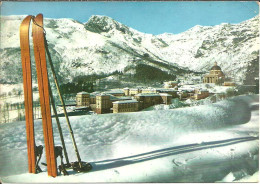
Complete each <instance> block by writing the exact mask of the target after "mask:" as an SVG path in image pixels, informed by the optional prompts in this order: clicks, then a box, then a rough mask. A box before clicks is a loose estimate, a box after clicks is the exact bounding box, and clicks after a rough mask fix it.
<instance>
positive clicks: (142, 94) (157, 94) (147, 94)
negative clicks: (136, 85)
mask: <svg viewBox="0 0 260 184" xmlns="http://www.w3.org/2000/svg"><path fill="white" fill-rule="evenodd" d="M135 96H160V95H159V93H139V94H137V95H135Z"/></svg>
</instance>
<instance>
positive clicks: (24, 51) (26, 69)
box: [20, 15, 36, 173]
mask: <svg viewBox="0 0 260 184" xmlns="http://www.w3.org/2000/svg"><path fill="white" fill-rule="evenodd" d="M31 18H32V16H31V15H29V16H27V17H26V18H25V19H24V20H23V22H22V23H21V26H20V47H21V61H22V69H23V88H24V106H25V120H26V135H27V152H28V169H29V173H36V166H35V165H36V157H35V139H34V121H33V94H32V74H31V59H30V45H29V28H30V21H31Z"/></svg>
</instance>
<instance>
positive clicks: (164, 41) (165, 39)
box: [0, 15, 259, 82]
mask: <svg viewBox="0 0 260 184" xmlns="http://www.w3.org/2000/svg"><path fill="white" fill-rule="evenodd" d="M23 18H24V16H6V17H2V18H1V46H0V49H1V53H0V58H1V68H2V69H1V73H2V74H1V75H2V76H5V77H4V78H2V79H1V80H2V81H1V82H18V81H19V80H21V79H20V78H21V64H20V48H19V25H20V23H21V21H22V20H23ZM258 26H259V18H258V17H254V18H252V19H250V20H247V21H244V22H242V23H239V24H226V23H223V24H221V25H217V26H195V27H193V28H191V29H189V30H187V31H185V32H183V33H180V34H168V33H164V34H161V35H152V34H145V33H141V32H139V31H137V30H134V29H132V28H130V27H128V26H126V25H123V24H121V23H119V22H117V21H115V20H113V19H112V18H110V17H106V16H97V15H95V16H92V17H91V18H90V19H89V21H88V22H87V23H84V24H83V23H80V22H78V21H75V20H72V19H45V20H44V27H45V30H46V34H47V40H48V43H49V49H50V50H51V54H52V58H53V61H54V62H55V67H56V70H57V71H58V72H59V76H62V79H63V80H64V82H66V81H67V82H68V81H72V79H73V78H75V77H77V76H86V75H93V74H98V75H101V74H108V75H110V74H112V73H113V72H123V73H132V74H134V73H135V72H136V68H138V67H140V66H145V67H149V68H150V70H148V71H153V69H156V70H160V71H162V72H165V73H167V74H172V75H178V74H184V73H187V72H190V70H192V71H196V72H207V71H208V70H209V69H210V68H211V66H212V65H213V63H214V62H215V61H217V62H218V64H219V65H220V66H221V68H222V69H223V71H224V73H226V74H227V75H229V76H230V75H235V76H236V78H237V79H239V80H240V81H242V80H244V79H245V77H246V73H247V71H248V70H249V69H248V68H249V67H250V66H251V65H253V64H254V63H253V62H257V61H258V60H257V59H256V58H257V57H258V55H259V30H258Z"/></svg>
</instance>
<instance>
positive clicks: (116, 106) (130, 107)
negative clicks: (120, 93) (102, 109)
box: [113, 100, 138, 113]
mask: <svg viewBox="0 0 260 184" xmlns="http://www.w3.org/2000/svg"><path fill="white" fill-rule="evenodd" d="M136 111H138V101H137V100H125V101H116V102H113V113H122V112H136Z"/></svg>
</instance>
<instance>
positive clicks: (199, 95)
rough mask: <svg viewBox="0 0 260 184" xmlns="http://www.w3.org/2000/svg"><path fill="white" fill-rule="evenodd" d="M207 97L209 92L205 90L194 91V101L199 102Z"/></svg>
mask: <svg viewBox="0 0 260 184" xmlns="http://www.w3.org/2000/svg"><path fill="white" fill-rule="evenodd" d="M208 96H209V91H208V90H206V89H195V94H194V99H195V100H200V99H204V98H207V97H208Z"/></svg>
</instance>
